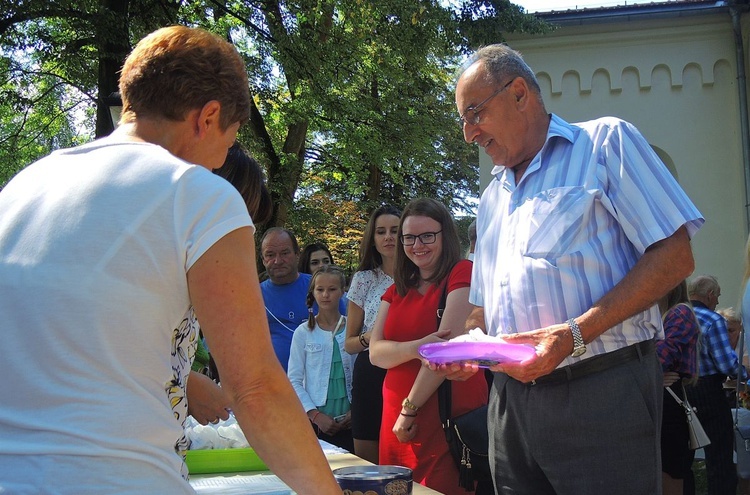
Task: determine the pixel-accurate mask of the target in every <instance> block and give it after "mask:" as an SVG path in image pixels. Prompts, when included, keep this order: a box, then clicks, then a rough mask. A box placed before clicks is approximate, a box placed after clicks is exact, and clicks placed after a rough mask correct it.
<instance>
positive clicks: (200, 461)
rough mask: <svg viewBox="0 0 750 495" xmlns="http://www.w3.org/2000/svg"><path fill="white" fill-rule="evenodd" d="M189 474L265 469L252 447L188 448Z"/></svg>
mask: <svg viewBox="0 0 750 495" xmlns="http://www.w3.org/2000/svg"><path fill="white" fill-rule="evenodd" d="M185 464H187V467H188V472H189V473H190V474H211V473H235V472H240V471H267V470H268V466H266V464H265V463H264V462H263V461H262V460H260V457H258V454H256V453H255V451H254V450H253V449H249V448H248V449H209V450H188V451H187V454H186V455H185Z"/></svg>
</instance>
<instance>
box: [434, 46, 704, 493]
mask: <svg viewBox="0 0 750 495" xmlns="http://www.w3.org/2000/svg"><path fill="white" fill-rule="evenodd" d="M456 106H457V107H458V111H459V113H460V115H461V124H462V126H463V132H464V137H465V139H466V141H467V142H469V143H477V144H478V145H479V146H481V147H482V148H484V150H485V152H486V153H487V154H488V155H489V156H490V157H491V159H492V161H493V163H494V165H495V167H494V169H493V171H492V172H493V175H494V178H493V180H492V181H491V183H490V185H489V186H488V187H487V189H486V190H485V191H484V193H483V195H482V198H481V201H480V204H479V211H478V218H477V233H478V239H477V249H476V254H475V257H474V263H475V266H474V270H473V277H472V284H471V296H470V300H471V302H472V303H473V304H475V305H476V306H477V308H476V309H475V310H474V311H473V313H472V315H471V316H470V317H469V320H468V321H467V328H474V327H477V326H478V327H481V328H485V329H486V331H487V333H488V334H490V335H502V337H503V338H504V339H506V340H507V341H508V342H510V343H516V344H530V345H533V346H535V347H536V356H534V357H533V358H531V359H529V360H527V361H525V362H522V363H505V364H500V365H495V366H493V367H492V368H491V369H492V370H493V371H494V372H495V377H494V383H493V389H492V391H491V397H490V407H489V415H488V423H489V428H490V444H491V445H490V461H491V464H492V465H493V475H494V480H495V490H496V492H497V493H513V494H529V495H531V494H533V495H545V494H570V495H574V494H575V495H601V494H602V493H609V494H612V493H622V494H628V495H636V494H642V495H647V494H648V495H653V494H654V493H659V492H660V483H661V468H660V465H659V464H660V461H659V446H660V436H659V435H660V431H659V421H660V418H661V407H662V374H661V370H660V367H659V363H658V360H657V358H656V354H655V350H654V339H655V338H656V337H658V336H660V335H662V330H661V317H660V314H659V310H658V308H657V306H656V305H655V303H656V301H657V300H658V299H659V298H660V297H662V296H663V295H664V294H666V293H667V292H668V291H669V290H670V289H672V288H673V287H674V286H675V285H677V283H679V282H680V281H681V280H682V279H684V278H686V277H687V276H688V275H689V274H690V273H691V272H692V270H693V257H692V252H691V249H690V243H689V239H690V236H691V235H692V234H694V233H695V232H696V231H697V230H698V228H699V227H700V225H701V224H702V223H703V219H702V218H701V216H700V213H699V212H698V211H697V210H696V208H695V207H694V206H693V204H692V203H691V202H690V200H689V199H688V198H687V197H686V195H685V193H684V192H683V191H682V190H681V189H680V187H679V186H678V185H677V183H676V182H675V180H674V179H673V178H672V176H671V175H670V174H669V172H668V170H667V169H666V167H665V166H664V165H663V164H662V163H661V161H660V160H659V159H658V157H657V156H656V154H655V153H654V151H653V150H652V149H651V147H650V146H649V145H648V143H647V142H646V140H645V139H644V138H643V137H642V136H641V135H640V134H639V133H638V131H637V130H636V129H635V128H634V127H633V126H631V125H630V124H628V123H626V122H623V121H621V120H619V119H616V118H603V119H599V120H595V121H591V122H586V123H581V124H569V123H567V122H565V121H564V120H562V119H561V118H559V117H558V116H556V115H551V114H548V113H547V111H546V109H545V107H544V102H543V100H542V96H541V94H540V89H539V85H538V83H537V81H536V78H535V76H534V73H533V72H532V70H531V69H530V68H529V67H528V65H527V64H526V63H525V62H524V60H523V59H522V58H521V56H520V54H518V53H517V52H515V51H514V50H512V49H510V48H509V47H507V46H505V45H492V46H488V47H485V48H483V49H481V50H479V51H478V52H477V53H476V54H475V55H474V56H473V57H472V58H471V59H470V60H469V62H468V64H467V66H466V69H465V70H464V72H463V73H462V74H461V76H460V78H459V80H458V84H457V88H456ZM475 370H476V368H475V366H474V365H464V366H462V367H460V368H459V367H458V366H456V365H452V366H450V367H448V369H447V370H445V369H444V370H443V372H445V373H447V375H448V377H449V378H453V379H462V378H464V377H465V376H466V374H468V373H471V372H473V371H475Z"/></svg>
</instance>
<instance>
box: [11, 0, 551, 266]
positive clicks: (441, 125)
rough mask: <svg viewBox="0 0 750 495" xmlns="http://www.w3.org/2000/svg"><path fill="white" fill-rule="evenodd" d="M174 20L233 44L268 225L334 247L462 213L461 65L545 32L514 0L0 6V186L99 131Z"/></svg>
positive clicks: (42, 0)
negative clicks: (125, 73)
mask: <svg viewBox="0 0 750 495" xmlns="http://www.w3.org/2000/svg"><path fill="white" fill-rule="evenodd" d="M174 23H179V24H185V25H192V26H200V27H203V28H205V29H208V30H211V31H213V32H216V33H218V34H220V35H221V36H224V37H227V39H229V40H230V41H232V42H233V43H234V44H235V46H237V48H238V50H239V51H240V53H241V54H242V56H243V57H244V59H245V61H246V63H247V68H248V74H249V76H250V90H251V93H252V96H253V100H254V103H255V106H254V108H253V112H252V115H251V120H250V122H249V123H248V125H247V126H245V127H244V128H243V130H242V131H241V134H240V137H239V139H240V141H241V142H243V144H245V145H246V146H247V147H248V148H249V149H250V150H251V151H252V153H253V154H254V155H255V157H256V158H257V159H258V160H259V162H260V163H261V164H262V165H263V166H264V167H265V169H266V171H267V178H268V183H269V188H270V190H271V192H272V197H273V199H274V205H275V210H274V216H273V219H272V221H271V222H270V225H287V224H288V226H290V227H292V228H293V229H295V230H298V231H303V232H304V231H306V230H308V231H310V232H313V231H314V229H312V224H311V223H310V222H313V223H316V225H318V226H319V227H320V228H323V229H325V228H328V227H331V228H333V226H335V229H334V232H335V234H334V233H333V232H332V233H331V234H330V235H332V236H334V237H333V238H331V239H330V241H329V244H335V242H334V239H338V238H339V237H340V236H342V235H347V234H345V233H343V232H347V231H348V232H350V233H351V232H357V233H358V232H360V230H361V229H360V230H358V227H357V228H354V226H356V225H359V224H360V223H361V222H363V221H364V220H366V217H367V214H368V213H369V211H370V210H371V209H372V208H374V207H377V206H379V205H380V204H383V203H392V204H396V205H403V203H405V202H407V201H408V200H409V199H411V198H414V197H419V196H429V197H435V198H438V199H440V200H442V201H443V202H444V203H445V204H446V205H448V206H449V207H450V208H452V209H454V210H461V209H463V210H465V211H468V210H469V209H470V208H469V206H468V205H467V204H466V203H465V202H464V198H467V197H470V196H476V195H477V193H478V172H477V161H478V160H477V155H476V149H475V148H474V147H470V146H468V145H466V144H465V143H464V142H463V136H462V133H461V130H460V128H459V126H458V121H457V118H456V117H457V116H456V113H455V107H454V103H453V84H454V77H455V72H456V70H457V67H458V65H459V64H460V62H461V60H462V57H463V56H464V55H465V54H466V53H468V52H469V51H471V50H472V49H474V48H476V47H477V46H479V45H480V44H485V43H489V42H497V41H500V40H502V39H503V32H506V31H514V30H523V31H540V30H544V29H546V27H545V25H543V24H542V23H541V22H540V21H538V20H536V18H534V17H532V16H528V15H526V14H524V13H523V11H522V10H521V9H520V8H519V7H517V6H515V5H513V4H512V3H510V2H509V1H507V0H497V1H486V0H461V1H458V0H454V1H452V2H449V1H446V0H378V1H377V2H373V1H370V0H296V1H293V2H288V1H280V0H267V1H263V2H256V1H252V0H192V1H187V0H182V1H181V0H20V1H19V0H0V56H1V57H2V59H1V60H0V84H1V86H0V92H1V93H0V94H2V96H3V98H2V101H0V125H1V127H0V174H2V175H0V184H3V183H4V182H5V181H7V180H8V178H9V177H10V176H11V175H12V174H13V173H14V172H15V171H17V170H19V169H20V168H22V167H23V166H25V165H27V164H28V163H30V162H31V161H33V160H34V159H36V158H38V157H39V156H42V155H44V154H46V153H48V152H49V151H51V150H52V149H55V148H56V147H60V146H69V145H72V144H76V143H77V142H80V141H85V140H88V139H91V138H93V136H94V135H102V134H105V133H106V132H107V131H108V129H107V124H106V120H107V119H106V111H105V109H104V107H103V105H102V104H101V103H102V98H103V97H104V96H107V95H108V94H109V93H110V92H111V91H113V90H114V88H115V87H116V86H115V82H116V79H117V70H118V69H119V67H120V65H121V63H122V60H123V59H124V56H125V55H126V53H127V51H128V50H129V47H130V46H132V44H133V43H135V42H136V41H137V40H138V39H140V38H141V37H142V36H143V35H144V34H146V33H148V32H150V31H151V30H153V29H155V28H157V27H159V26H164V25H169V24H174ZM80 130H83V131H80ZM321 198H325V201H322V199H321ZM334 205H335V207H334ZM343 205H347V207H346V208H344V206H343ZM350 206H352V207H353V208H354V210H353V211H350V210H351V208H350ZM331 208H333V209H332V210H331ZM343 211H346V212H347V214H349V213H351V216H344V215H343V214H342V212H343ZM293 212H297V213H296V214H293ZM337 215H338V216H337ZM358 222H359V223H358ZM316 228H318V227H316ZM347 228H348V230H347ZM342 229H343V230H342ZM315 232H317V231H315ZM320 232H321V234H320V237H325V236H324V235H323V231H322V230H321V231H320ZM306 235H307V234H305V236H306ZM303 237H304V236H303ZM309 240H314V239H309ZM347 242H349V241H347ZM352 242H354V241H351V242H349V244H352ZM351 248H352V247H351V246H350V247H348V248H347V249H351ZM342 249H343V248H342ZM337 257H338V256H337ZM339 258H340V257H339Z"/></svg>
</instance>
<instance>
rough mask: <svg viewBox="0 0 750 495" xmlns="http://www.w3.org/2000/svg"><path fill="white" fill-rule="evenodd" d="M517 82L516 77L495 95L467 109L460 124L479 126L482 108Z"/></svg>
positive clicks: (461, 117) (459, 118)
mask: <svg viewBox="0 0 750 495" xmlns="http://www.w3.org/2000/svg"><path fill="white" fill-rule="evenodd" d="M515 80H516V78H515V77H514V78H513V79H511V80H510V81H508V82H507V83H505V86H503V87H502V88H500V89H498V90H496V91H495V92H494V93H492V94H491V95H489V96H488V97H487V98H485V99H484V100H482V101H481V102H479V103H477V104H476V105H473V106H470V107H469V108H467V109H466V111H465V112H464V114H463V115H461V116H459V117H458V120H459V122H461V127H463V126H465V125H466V124H469V125H477V124H479V122H480V121H481V120H482V117H481V116H480V115H479V112H481V111H482V107H483V106H485V105H486V104H487V103H488V102H489V101H490V100H491V99H492V98H494V97H496V96H497V95H499V94H500V93H502V92H503V91H505V90H506V89H508V86H510V84H511V83H512V82H513V81H515Z"/></svg>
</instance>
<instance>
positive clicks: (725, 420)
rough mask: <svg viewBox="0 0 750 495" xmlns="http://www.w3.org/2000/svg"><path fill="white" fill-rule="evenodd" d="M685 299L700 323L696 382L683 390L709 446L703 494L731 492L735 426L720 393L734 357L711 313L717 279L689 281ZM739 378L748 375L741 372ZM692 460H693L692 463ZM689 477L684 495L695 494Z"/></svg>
mask: <svg viewBox="0 0 750 495" xmlns="http://www.w3.org/2000/svg"><path fill="white" fill-rule="evenodd" d="M688 295H689V296H690V303H691V304H692V305H693V311H695V316H696V318H697V319H698V323H700V325H701V339H700V346H699V350H700V354H699V361H700V362H699V366H698V371H699V374H700V377H699V378H698V383H696V384H695V385H693V386H690V387H685V391H686V393H687V397H688V401H689V402H690V405H692V406H693V407H694V408H695V409H696V411H697V412H696V414H697V416H698V419H700V422H701V425H703V429H704V430H705V431H706V434H707V435H708V438H710V439H711V444H710V445H707V446H706V447H704V448H703V451H704V452H705V455H706V478H707V481H708V493H710V494H722V493H730V494H734V493H735V491H736V490H737V471H736V469H735V466H734V459H733V455H734V427H733V426H732V425H733V420H732V411H731V408H732V406H731V404H730V403H729V400H727V396H726V393H725V392H724V382H725V381H726V379H727V377H728V376H732V377H736V376H737V372H738V369H739V362H738V359H737V354H736V353H735V352H734V346H733V345H732V343H731V341H730V335H729V331H728V329H727V320H726V319H724V317H723V316H721V315H720V314H719V313H717V312H716V306H717V305H718V304H719V297H721V287H720V286H719V281H718V280H717V279H716V277H714V276H711V275H700V276H697V277H695V278H693V279H692V280H690V281H689V282H688ZM740 378H742V379H745V378H747V375H746V373H745V370H744V368H743V369H742V370H741V376H740ZM691 461H692V459H691ZM691 474H692V473H688V476H689V478H688V479H686V480H685V493H695V487H694V480H693V478H692V476H690V475H691Z"/></svg>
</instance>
